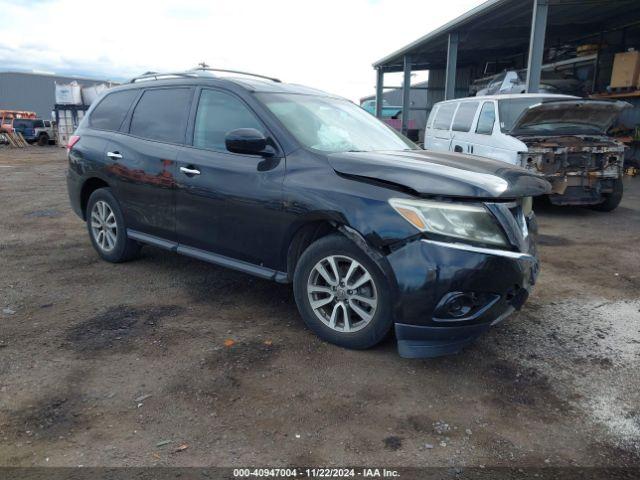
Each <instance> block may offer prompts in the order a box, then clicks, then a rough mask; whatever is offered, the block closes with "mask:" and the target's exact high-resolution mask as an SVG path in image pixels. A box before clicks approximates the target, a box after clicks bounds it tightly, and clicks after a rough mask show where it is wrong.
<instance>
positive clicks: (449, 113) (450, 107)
mask: <svg viewBox="0 0 640 480" xmlns="http://www.w3.org/2000/svg"><path fill="white" fill-rule="evenodd" d="M458 103H459V102H446V103H441V104H440V105H439V107H438V111H437V112H436V118H435V120H434V121H433V127H432V129H431V132H432V141H431V142H430V145H429V149H430V150H434V151H436V152H448V151H449V150H450V149H451V122H452V121H453V116H454V115H455V113H456V109H457V108H458ZM425 146H426V145H425Z"/></svg>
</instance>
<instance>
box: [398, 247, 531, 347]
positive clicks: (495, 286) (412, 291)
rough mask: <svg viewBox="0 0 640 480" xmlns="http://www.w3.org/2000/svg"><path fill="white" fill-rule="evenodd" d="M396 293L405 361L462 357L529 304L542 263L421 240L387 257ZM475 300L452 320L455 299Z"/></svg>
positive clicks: (515, 255)
mask: <svg viewBox="0 0 640 480" xmlns="http://www.w3.org/2000/svg"><path fill="white" fill-rule="evenodd" d="M387 259H388V260H389V263H390V265H391V268H392V270H393V272H394V275H395V280H396V283H397V287H398V302H397V304H396V308H395V318H396V325H395V333H396V339H397V342H398V351H399V354H400V355H401V356H402V357H405V358H425V357H436V356H440V355H446V354H451V353H456V352H459V351H460V350H461V349H462V348H464V347H465V346H467V345H469V344H470V343H472V342H473V341H474V340H475V339H476V338H477V337H478V336H480V335H481V334H483V333H484V332H486V331H487V330H489V329H490V328H491V326H492V325H495V324H497V323H499V322H501V321H502V320H504V319H505V318H506V317H508V316H509V315H510V314H511V313H513V312H514V311H515V310H519V309H520V308H521V307H522V305H523V304H524V303H525V301H526V300H527V298H528V296H529V293H530V291H531V289H532V287H533V285H534V284H535V281H536V278H537V275H538V258H537V257H536V256H535V253H534V248H533V245H532V248H531V253H518V252H510V251H509V252H507V251H501V250H493V249H482V248H475V247H470V246H466V245H461V244H446V243H443V242H432V241H429V240H417V241H414V242H411V243H409V244H407V245H405V246H404V247H402V248H401V249H399V250H397V251H395V252H393V253H392V254H390V255H389V256H387ZM456 296H457V297H462V296H466V297H468V298H472V299H475V302H476V303H470V305H473V307H469V310H468V312H467V311H462V314H461V315H459V316H452V314H451V311H452V310H451V309H447V305H449V303H448V302H450V301H451V300H450V299H451V298H453V297H456Z"/></svg>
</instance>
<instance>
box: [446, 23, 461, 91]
mask: <svg viewBox="0 0 640 480" xmlns="http://www.w3.org/2000/svg"><path fill="white" fill-rule="evenodd" d="M457 63H458V34H457V33H455V32H454V33H450V34H449V42H448V45H447V71H446V73H445V80H444V99H445V100H451V99H452V98H456V65H457Z"/></svg>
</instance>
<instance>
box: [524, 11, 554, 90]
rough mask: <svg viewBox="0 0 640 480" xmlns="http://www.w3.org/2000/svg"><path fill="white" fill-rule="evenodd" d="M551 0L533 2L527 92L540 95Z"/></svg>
mask: <svg viewBox="0 0 640 480" xmlns="http://www.w3.org/2000/svg"><path fill="white" fill-rule="evenodd" d="M548 11H549V0H533V15H532V18H531V39H530V40H529V61H528V65H527V92H528V93H538V90H539V88H540V75H541V72H542V57H543V53H544V37H545V32H546V30H547V13H548Z"/></svg>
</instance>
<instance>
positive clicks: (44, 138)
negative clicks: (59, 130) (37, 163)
mask: <svg viewBox="0 0 640 480" xmlns="http://www.w3.org/2000/svg"><path fill="white" fill-rule="evenodd" d="M38 145H39V146H41V147H44V146H45V145H49V135H47V134H46V133H41V134H40V136H39V137H38Z"/></svg>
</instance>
